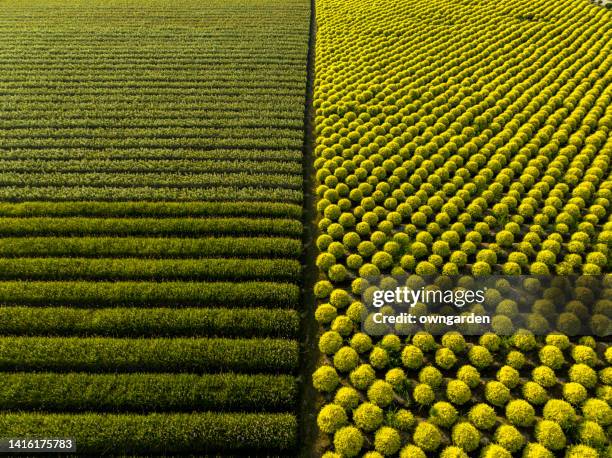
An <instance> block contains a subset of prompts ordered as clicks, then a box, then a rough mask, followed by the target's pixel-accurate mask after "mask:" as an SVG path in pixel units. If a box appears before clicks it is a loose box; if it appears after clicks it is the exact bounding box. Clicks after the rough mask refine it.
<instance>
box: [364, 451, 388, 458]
mask: <svg viewBox="0 0 612 458" xmlns="http://www.w3.org/2000/svg"><path fill="white" fill-rule="evenodd" d="M362 458H384V455H383V454H382V453H380V452H366V453H365V454H364V455H363V457H362Z"/></svg>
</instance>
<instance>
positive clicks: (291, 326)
mask: <svg viewBox="0 0 612 458" xmlns="http://www.w3.org/2000/svg"><path fill="white" fill-rule="evenodd" d="M299 324H300V316H299V313H298V312H297V311H296V310H287V309H277V308H276V309H269V308H255V307H252V308H246V309H245V308H192V307H183V308H178V309H177V308H138V307H130V308H125V307H115V308H98V309H96V308H90V309H83V308H73V307H19V306H12V307H0V334H2V335H5V336H7V335H12V336H49V337H52V336H59V337H69V336H89V337H91V336H99V337H187V336H190V337H205V336H209V335H210V336H223V337H244V338H246V337H281V338H287V339H291V338H296V337H297V335H298V331H299Z"/></svg>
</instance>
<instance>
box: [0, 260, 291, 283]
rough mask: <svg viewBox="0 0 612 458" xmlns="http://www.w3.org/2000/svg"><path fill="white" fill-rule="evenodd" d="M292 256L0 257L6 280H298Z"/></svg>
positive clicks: (1, 275) (1, 268)
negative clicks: (254, 257)
mask: <svg viewBox="0 0 612 458" xmlns="http://www.w3.org/2000/svg"><path fill="white" fill-rule="evenodd" d="M300 272H301V266H300V263H299V262H298V261H295V260H288V259H231V258H229V259H228V258H221V259H220V258H204V259H197V260H194V259H181V260H176V259H136V258H122V259H87V258H15V259H2V258H0V279H2V280H19V279H20V280H26V279H27V280H76V279H80V280H157V281H162V280H189V281H197V280H212V281H215V280H225V281H240V280H266V281H297V280H299V277H300Z"/></svg>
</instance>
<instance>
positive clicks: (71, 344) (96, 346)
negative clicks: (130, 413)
mask: <svg viewBox="0 0 612 458" xmlns="http://www.w3.org/2000/svg"><path fill="white" fill-rule="evenodd" d="M298 350H299V349H298V343H297V342H296V341H294V340H285V339H226V338H179V337H177V338H149V339H128V338H122V339H119V338H101V337H1V338H0V370H3V371H32V370H37V371H39V370H49V371H53V372H72V371H87V372H176V373H181V372H195V373H206V372H226V371H236V372H247V373H259V372H272V373H282V372H291V371H293V370H295V369H296V368H297V365H298V357H299V351H298Z"/></svg>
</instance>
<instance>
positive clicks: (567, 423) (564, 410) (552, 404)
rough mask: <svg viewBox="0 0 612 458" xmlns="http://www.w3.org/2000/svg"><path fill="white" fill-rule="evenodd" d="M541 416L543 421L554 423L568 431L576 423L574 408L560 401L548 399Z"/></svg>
mask: <svg viewBox="0 0 612 458" xmlns="http://www.w3.org/2000/svg"><path fill="white" fill-rule="evenodd" d="M542 415H543V417H544V419H545V420H550V421H554V422H555V423H558V424H559V426H561V428H563V429H569V428H571V427H572V426H573V425H574V424H575V423H576V412H575V411H574V408H573V407H572V406H571V405H570V404H569V403H567V402H566V401H563V400H561V399H550V400H549V401H548V402H547V403H546V404H545V405H544V410H543V411H542Z"/></svg>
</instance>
